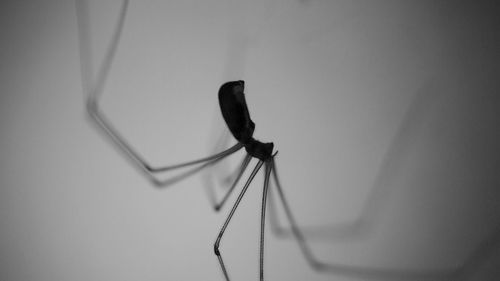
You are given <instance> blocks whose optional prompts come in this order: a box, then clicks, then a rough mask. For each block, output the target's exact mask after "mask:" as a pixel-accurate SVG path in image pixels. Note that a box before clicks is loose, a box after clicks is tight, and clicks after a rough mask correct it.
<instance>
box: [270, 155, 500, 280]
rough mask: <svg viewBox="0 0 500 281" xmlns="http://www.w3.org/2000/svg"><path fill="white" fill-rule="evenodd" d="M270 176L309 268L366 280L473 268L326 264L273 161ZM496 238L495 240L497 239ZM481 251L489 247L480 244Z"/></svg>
mask: <svg viewBox="0 0 500 281" xmlns="http://www.w3.org/2000/svg"><path fill="white" fill-rule="evenodd" d="M271 173H272V174H273V179H274V182H275V184H276V189H277V192H278V197H279V198H280V201H281V205H282V206H283V208H284V211H285V215H286V217H287V219H288V222H289V223H290V226H291V230H292V233H293V236H294V237H295V239H296V240H297V242H298V244H299V247H300V250H301V252H302V254H303V256H304V258H305V259H306V261H307V262H308V263H309V265H310V266H311V267H312V268H314V269H315V270H318V271H322V272H327V273H331V274H336V275H344V276H349V277H358V278H363V279H370V280H456V279H457V277H458V276H459V275H461V272H463V271H467V270H466V269H469V268H470V266H471V263H473V261H475V260H476V258H474V260H473V261H470V260H466V261H465V263H464V264H462V266H460V267H458V268H447V269H441V270H428V271H425V270H421V271H420V270H402V269H385V268H372V267H362V266H350V265H344V264H336V263H326V262H323V261H320V260H318V259H317V258H316V257H315V256H314V254H313V253H312V251H311V249H310V247H309V246H308V244H307V241H306V238H305V236H304V234H303V233H302V231H301V229H300V228H299V226H298V224H297V222H296V220H295V217H294V216H293V213H292V211H291V208H290V206H289V204H288V201H287V200H286V198H285V195H284V192H283V189H282V187H281V184H280V181H279V177H278V173H277V169H276V163H275V161H274V158H273V160H271ZM270 202H271V203H272V201H270ZM495 239H496V240H495ZM498 240H499V235H498V233H496V235H495V236H494V239H491V240H489V241H488V242H489V243H483V244H485V245H488V246H491V244H492V243H493V242H491V241H496V243H497V244H498V243H499V241H498ZM481 246H482V248H484V247H486V246H484V245H481ZM483 255H484V254H483Z"/></svg>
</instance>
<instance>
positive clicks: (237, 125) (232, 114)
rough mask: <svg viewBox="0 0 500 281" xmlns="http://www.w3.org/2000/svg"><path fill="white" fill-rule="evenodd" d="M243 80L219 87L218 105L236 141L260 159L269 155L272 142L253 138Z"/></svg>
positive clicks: (264, 158) (253, 125)
mask: <svg viewBox="0 0 500 281" xmlns="http://www.w3.org/2000/svg"><path fill="white" fill-rule="evenodd" d="M244 88H245V82H244V81H242V80H238V81H231V82H227V83H224V84H223V85H222V86H221V87H220V89H219V105H220V109H221V112H222V117H223V118H224V121H226V124H227V126H228V128H229V131H231V134H232V135H233V136H234V138H235V139H236V140H238V142H240V143H241V144H243V145H244V146H245V149H246V151H247V152H248V154H250V155H251V156H253V157H256V158H258V159H260V160H263V161H265V160H267V159H269V158H270V157H271V155H272V151H273V143H262V142H260V141H258V140H255V139H254V138H253V132H254V130H255V123H254V122H253V121H252V119H250V113H249V111H248V107H247V103H246V100H245V93H244V92H243V90H244Z"/></svg>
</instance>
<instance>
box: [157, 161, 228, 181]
mask: <svg viewBox="0 0 500 281" xmlns="http://www.w3.org/2000/svg"><path fill="white" fill-rule="evenodd" d="M227 156H229V155H223V156H220V157H219V158H216V159H213V160H210V161H208V162H206V163H203V164H201V165H199V166H198V167H194V168H191V169H190V170H188V171H185V172H183V173H181V174H179V175H176V176H173V177H171V178H169V179H166V180H163V181H160V180H157V179H156V178H153V179H154V180H153V183H154V184H155V185H156V186H161V187H165V186H169V185H172V184H174V183H176V182H178V181H180V180H183V179H185V178H187V177H189V176H191V175H193V174H195V173H197V172H199V171H201V170H203V169H205V168H207V167H210V166H212V165H214V164H215V163H217V162H219V161H221V160H222V159H224V158H226V157H227Z"/></svg>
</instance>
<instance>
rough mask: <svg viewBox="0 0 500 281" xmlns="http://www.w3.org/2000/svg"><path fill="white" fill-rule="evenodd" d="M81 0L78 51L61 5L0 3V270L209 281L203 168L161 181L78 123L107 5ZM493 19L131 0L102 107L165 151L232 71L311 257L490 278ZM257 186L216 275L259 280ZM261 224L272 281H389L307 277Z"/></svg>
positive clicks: (212, 274)
mask: <svg viewBox="0 0 500 281" xmlns="http://www.w3.org/2000/svg"><path fill="white" fill-rule="evenodd" d="M82 3H83V6H86V7H88V10H87V12H88V13H87V16H88V18H87V20H88V25H86V26H85V28H86V29H87V30H88V39H89V42H88V43H89V44H90V45H91V51H92V53H91V56H84V57H83V61H81V57H80V53H79V48H80V47H81V45H80V43H79V37H78V26H77V11H78V10H77V9H76V6H78V5H75V3H74V2H72V1H56V0H51V1H2V4H0V13H1V16H0V22H1V24H0V40H1V45H0V46H1V48H0V50H1V52H0V279H1V280H5V281H15V280H23V281H43V280H47V281H49V280H51V281H52V280H68V281H77V280H85V281H88V280H120V281H124V280H223V275H222V273H221V271H220V269H219V267H218V263H217V259H216V257H215V255H214V254H213V242H214V241H215V238H216V236H217V233H218V231H219V229H220V227H221V225H222V223H223V222H224V219H225V217H226V215H227V214H228V212H229V206H226V207H225V208H224V209H223V210H222V211H221V212H220V213H216V212H214V211H213V210H212V209H211V207H210V201H209V200H208V198H207V192H206V190H205V189H206V185H205V183H204V181H203V180H202V177H201V175H196V176H193V177H191V178H189V179H187V180H184V181H182V182H180V183H178V184H176V185H173V186H170V187H167V188H157V187H155V186H154V185H152V184H151V182H149V181H148V180H147V179H146V178H145V177H144V175H143V174H142V173H141V172H140V171H139V170H138V169H137V168H136V167H135V166H134V164H133V163H132V162H131V161H130V160H129V159H128V158H127V157H126V156H125V155H124V154H123V153H121V152H120V150H119V148H117V147H116V145H114V143H113V142H112V141H111V140H110V139H109V138H108V137H107V136H106V135H104V134H102V132H101V131H99V130H98V128H97V126H95V124H94V123H92V121H91V120H90V118H88V116H87V113H86V111H85V95H84V92H83V90H82V75H81V63H83V64H84V65H87V66H88V67H89V69H91V70H92V72H93V74H92V77H91V79H90V80H92V81H94V82H95V81H96V80H97V79H98V78H99V74H98V73H97V72H98V69H99V66H100V65H101V63H102V60H103V59H104V58H105V53H106V49H107V47H108V44H109V42H110V40H111V39H110V38H111V37H112V35H113V32H114V29H115V27H116V22H117V19H118V16H119V12H120V7H121V5H122V2H120V1H116V2H111V1H109V2H101V1H89V2H87V1H85V2H80V4H82ZM80 7H81V5H80ZM79 12H81V10H80V11H79ZM498 13H499V8H498V4H496V3H495V2H494V1H490V2H488V1H482V2H472V1H470V2H465V1H439V2H436V1H319V0H318V1H314V0H309V1H284V0H273V1H137V2H132V3H130V4H129V6H128V10H127V15H126V19H125V23H124V27H123V34H122V37H121V40H120V43H119V46H118V49H117V52H116V55H115V58H114V62H113V64H112V67H111V69H110V72H109V75H108V76H107V80H106V83H105V87H104V91H103V94H102V99H101V102H100V104H101V107H102V110H103V112H105V114H106V116H107V117H108V118H109V119H110V120H111V122H112V123H113V124H114V126H115V127H116V128H117V130H118V131H120V133H121V134H122V135H123V136H124V137H125V138H126V140H127V141H128V142H129V143H130V144H131V145H132V146H133V147H134V148H135V149H137V151H139V152H140V154H141V155H143V157H144V158H145V159H147V160H148V161H149V162H151V163H153V164H155V165H162V164H174V163H178V162H180V161H184V160H190V159H195V158H197V157H201V156H205V155H208V154H209V153H210V152H211V151H212V150H213V147H214V145H215V142H216V139H217V137H218V135H219V134H220V132H221V130H222V128H223V125H224V124H223V123H222V122H223V121H222V118H220V116H219V114H220V113H219V111H218V104H217V91H218V88H219V87H220V85H221V84H222V83H223V82H225V81H229V80H236V79H243V80H245V82H246V84H245V85H246V89H245V92H246V98H247V102H248V105H249V109H250V113H251V116H252V119H253V121H254V122H255V123H256V132H255V137H256V138H257V139H260V140H262V141H273V142H274V143H275V147H276V149H277V150H279V154H278V156H277V160H276V161H277V166H278V169H279V174H280V177H281V182H282V184H283V188H284V189H285V191H286V194H287V196H288V198H289V201H290V205H291V206H292V209H293V211H294V214H295V216H296V218H297V220H298V222H299V224H300V225H302V226H304V231H305V234H306V236H307V237H308V238H309V239H310V240H309V241H310V245H311V247H312V249H313V251H314V253H315V254H316V255H317V257H318V258H320V259H321V260H323V261H324V262H327V263H330V264H336V265H348V266H356V267H360V268H366V267H368V268H376V269H387V270H389V271H392V270H394V271H398V272H403V273H405V272H407V271H411V272H429V271H431V272H433V271H437V272H441V271H442V270H444V271H445V272H454V271H453V270H455V269H457V268H462V269H463V270H462V271H457V274H458V273H462V274H461V275H456V276H451V277H450V276H445V277H450V280H457V279H459V278H458V277H460V278H462V277H463V279H464V280H496V276H497V275H498V273H500V272H499V271H498V268H499V265H500V263H499V261H500V256H499V249H500V245H499V244H500V243H499V242H498V241H499V240H500V234H498V232H499V228H500V207H499V206H500V204H499V200H500V189H499V187H500V173H499V172H498V171H499V168H500V156H499V155H500V146H499V143H500V130H499V128H500V113H499V112H500V111H499V109H500V96H499V95H498V90H499V88H500V84H499V80H498V77H500V75H499V74H500V66H499V63H498V62H499V53H498V52H499V51H498V50H500V31H499V26H500V22H499V19H498ZM241 155H242V154H239V155H238V156H236V155H235V156H233V157H231V159H230V160H229V161H228V162H227V163H230V165H226V166H223V168H221V169H220V170H221V171H222V172H223V171H226V172H227V171H231V170H232V169H234V168H235V166H236V165H237V163H238V161H240V160H239V159H241ZM254 164H255V162H252V163H251V164H250V165H251V166H253V165H254ZM211 172H214V171H211ZM246 175H247V176H248V173H246ZM166 176H167V177H168V174H167V175H166ZM262 184H263V179H262V176H258V177H256V179H255V181H254V182H253V184H252V186H251V187H250V189H249V191H248V193H247V194H246V196H245V198H244V200H243V202H242V204H241V206H240V208H239V209H238V211H237V212H236V215H235V217H234V219H233V221H232V222H231V224H230V226H229V228H228V230H227V232H226V234H225V236H224V238H223V240H222V244H221V251H222V254H223V255H224V260H225V262H226V264H227V266H228V270H229V274H230V276H231V277H232V278H233V279H232V280H258V241H259V240H258V239H259V216H260V200H261V193H262ZM240 188H241V185H240V186H239V187H238V190H239V189H240ZM218 191H219V194H221V193H222V192H223V189H219V190H218ZM234 200H235V196H233V197H231V198H230V201H229V204H232V203H233V202H234ZM280 218H281V219H282V221H283V223H284V222H285V220H284V216H283V213H280ZM359 218H361V220H358V219H359ZM352 221H355V222H361V223H360V224H358V225H361V227H360V228H353V227H351V226H352V225H351V224H350V223H349V222H352ZM266 234H267V236H266V237H267V240H266V252H265V269H266V280H375V279H376V278H378V279H376V280H390V277H391V276H390V275H384V274H378V273H380V272H379V271H377V270H375V271H374V272H372V273H371V274H361V273H360V272H362V271H357V272H358V274H350V272H351V271H349V270H347V271H345V270H336V271H335V272H326V273H325V272H317V271H314V270H313V269H311V268H310V267H309V266H308V264H307V262H306V261H305V260H304V258H303V257H302V255H301V253H300V251H299V248H298V247H297V244H296V242H295V241H293V239H291V238H290V237H288V238H278V237H276V236H275V235H273V233H272V232H271V231H270V228H269V224H268V225H267V229H266ZM341 267H342V266H341ZM343 269H345V268H343ZM382 271H383V270H382ZM403 275H404V274H403ZM403 277H404V276H398V277H397V278H396V279H397V280H404V278H403ZM407 277H408V278H411V277H412V276H411V275H407ZM413 277H414V276H413ZM445 277H442V276H441V277H437V278H435V280H446V278H445ZM416 279H417V280H419V278H416ZM420 279H421V278H420ZM432 279H433V278H431V280H432Z"/></svg>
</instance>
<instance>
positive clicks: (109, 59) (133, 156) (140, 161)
mask: <svg viewBox="0 0 500 281" xmlns="http://www.w3.org/2000/svg"><path fill="white" fill-rule="evenodd" d="M128 3H129V1H128V0H124V1H123V4H122V7H121V10H120V14H119V17H118V20H117V23H116V27H115V29H114V31H113V36H112V39H111V42H110V44H109V45H108V46H107V51H106V55H105V57H104V59H103V62H102V63H101V65H100V66H99V69H98V71H97V78H96V79H95V81H94V79H93V77H94V75H93V71H92V66H91V65H90V62H91V61H92V56H91V47H90V42H89V41H90V40H89V39H90V37H91V36H90V34H89V32H90V31H89V22H88V11H87V9H88V7H87V6H86V5H85V3H84V2H82V3H80V1H77V5H76V8H77V9H76V12H77V24H78V30H79V41H80V58H81V68H82V70H81V72H82V87H83V89H84V91H85V97H86V104H87V113H88V114H89V116H90V117H91V120H92V121H93V122H94V123H95V124H96V125H97V126H98V127H99V128H100V129H101V130H102V131H103V132H104V133H105V134H106V135H107V136H108V137H109V139H110V140H111V141H112V142H113V144H114V145H115V146H116V147H118V148H119V149H120V151H121V152H123V154H125V155H126V156H127V157H128V158H129V159H130V160H132V162H134V164H136V166H137V167H138V168H139V169H141V170H142V171H143V172H144V173H145V174H146V176H147V177H148V178H150V179H151V180H152V181H153V182H154V183H155V184H156V185H161V186H165V185H168V184H171V183H173V182H177V181H178V180H180V179H183V178H185V177H187V176H189V175H191V174H193V173H195V172H197V171H199V170H201V169H203V168H205V167H207V166H209V165H211V164H213V163H215V162H217V161H219V160H221V159H222V158H224V157H226V156H228V155H230V154H232V153H234V152H236V151H237V150H239V149H241V148H242V147H243V145H241V144H236V145H235V146H233V147H231V148H229V149H227V150H225V151H222V152H220V153H217V154H214V155H212V156H209V157H204V158H201V159H197V160H194V161H189V162H185V163H181V164H176V165H170V166H165V167H153V166H151V165H150V164H149V163H148V162H147V161H146V160H145V159H144V158H143V157H142V156H141V155H140V154H139V153H138V152H137V151H136V150H135V149H134V148H133V147H132V146H131V145H130V144H129V143H128V142H127V141H126V139H125V138H124V137H123V136H122V135H121V134H120V133H119V132H118V130H116V129H115V128H114V126H113V125H112V124H111V122H110V121H108V120H107V118H106V117H105V115H104V114H103V113H102V112H101V110H100V109H99V102H98V101H99V97H100V96H101V95H102V92H103V89H104V86H105V84H106V81H107V77H108V73H109V71H110V69H111V66H112V64H113V61H114V57H115V54H116V50H117V48H118V45H119V44H118V43H119V42H120V37H121V34H122V30H123V26H124V24H125V17H126V14H127V9H128ZM87 62H89V63H87ZM202 163H205V164H208V165H205V164H204V165H201V167H197V168H194V169H192V170H190V171H187V172H185V173H183V174H181V175H179V176H176V177H174V178H173V179H170V180H167V181H160V180H157V178H156V177H155V176H154V173H157V172H165V171H169V170H174V169H178V168H183V167H188V166H192V165H196V164H202Z"/></svg>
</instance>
